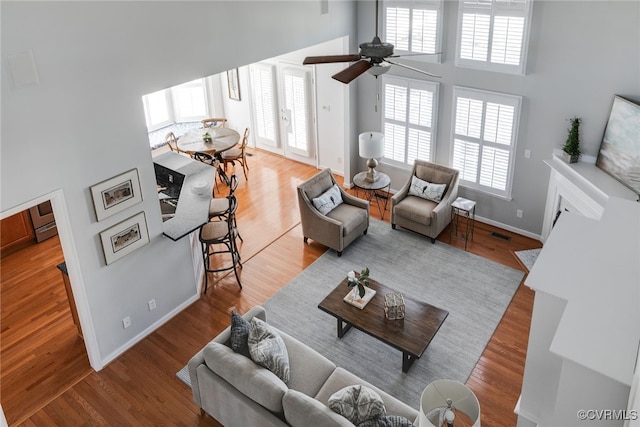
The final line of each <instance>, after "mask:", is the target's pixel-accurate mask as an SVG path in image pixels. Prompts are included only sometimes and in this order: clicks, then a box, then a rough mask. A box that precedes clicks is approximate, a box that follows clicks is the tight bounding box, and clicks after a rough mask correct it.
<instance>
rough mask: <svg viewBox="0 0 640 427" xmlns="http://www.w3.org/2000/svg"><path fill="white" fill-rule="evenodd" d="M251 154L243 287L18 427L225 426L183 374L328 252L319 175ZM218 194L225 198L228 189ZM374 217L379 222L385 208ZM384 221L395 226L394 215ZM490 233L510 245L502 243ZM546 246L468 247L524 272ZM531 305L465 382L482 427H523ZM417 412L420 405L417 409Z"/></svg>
mask: <svg viewBox="0 0 640 427" xmlns="http://www.w3.org/2000/svg"><path fill="white" fill-rule="evenodd" d="M252 154H253V156H251V157H249V159H248V164H249V167H250V168H251V169H250V172H249V182H245V180H244V176H242V173H240V174H239V177H240V186H239V188H238V190H237V192H236V194H237V196H238V198H239V205H240V208H239V211H238V224H239V227H240V232H241V233H242V235H243V237H244V239H245V243H244V244H243V245H242V248H241V253H242V259H243V265H244V268H243V269H242V272H241V279H242V283H243V289H242V291H240V290H239V289H238V286H237V283H236V282H235V278H234V277H233V273H231V275H230V276H229V275H227V276H224V277H218V278H216V283H215V285H213V286H212V285H211V282H210V284H209V285H210V286H209V291H208V292H207V295H203V296H202V297H201V298H200V299H199V300H198V301H196V302H195V303H194V304H192V305H191V306H189V307H188V308H187V309H185V310H183V311H182V312H181V313H179V314H178V315H176V316H175V317H174V318H172V319H171V320H170V321H169V322H167V323H166V324H165V325H163V326H162V327H160V328H159V329H158V330H156V331H155V332H153V333H152V334H150V335H149V336H148V337H146V338H145V339H144V340H142V341H141V342H139V343H138V344H137V345H135V346H134V347H133V348H132V349H130V350H129V351H127V352H126V353H125V354H123V355H122V356H120V357H119V358H118V359H116V360H115V361H114V362H112V363H111V364H109V365H108V366H107V367H105V368H104V369H103V370H102V371H100V372H93V373H91V374H90V375H88V376H86V377H85V378H84V379H83V380H82V381H80V382H78V383H77V384H75V385H74V384H70V387H69V389H68V390H67V391H66V392H65V393H63V394H61V395H60V396H58V397H56V398H55V399H53V400H52V401H51V402H50V403H48V404H47V405H46V406H44V407H43V408H42V409H40V410H37V411H35V412H32V413H30V414H29V418H28V419H26V420H25V421H24V422H22V423H18V425H25V426H43V425H44V426H47V425H78V424H98V425H104V424H109V425H184V426H210V425H211V426H216V425H219V424H218V423H217V422H216V421H215V420H213V419H212V418H211V417H209V416H206V415H205V416H200V415H199V409H198V408H197V407H196V405H195V404H194V403H193V402H192V397H191V391H190V389H189V388H188V387H186V386H185V385H184V384H183V383H182V382H180V380H178V379H177V378H176V377H175V373H176V372H177V371H178V370H179V369H180V368H182V367H183V366H184V365H185V364H186V363H187V361H188V360H189V358H190V357H191V356H192V355H193V354H194V353H196V352H197V351H198V350H200V348H202V347H203V346H204V345H205V344H206V343H207V342H209V341H210V340H211V339H212V338H213V337H214V336H215V335H216V334H218V333H219V332H220V331H221V330H222V329H224V328H225V327H226V326H227V325H228V323H229V313H230V311H231V310H237V311H238V312H241V313H244V312H246V311H247V310H249V309H250V308H251V307H252V306H254V305H256V304H261V303H263V302H264V301H266V300H267V299H268V298H269V297H271V296H272V295H274V294H275V293H276V292H278V290H279V289H281V288H282V287H283V286H284V285H286V284H287V283H288V282H289V281H290V280H291V279H293V278H294V277H295V276H296V275H297V274H299V273H300V272H301V271H302V270H304V269H305V268H306V267H307V266H308V265H309V264H311V263H312V262H313V261H314V260H315V259H317V258H318V257H319V256H320V255H321V254H322V253H323V252H324V250H325V248H324V247H323V246H321V245H319V244H317V243H315V242H313V241H310V242H309V244H307V245H305V244H304V243H303V242H302V234H301V227H300V226H299V213H298V206H297V199H296V197H297V196H296V192H295V187H296V186H297V184H298V183H299V182H302V181H303V180H304V179H306V178H307V177H309V176H311V175H313V174H314V173H315V172H316V170H315V168H313V167H310V166H307V165H303V164H300V163H296V162H291V161H288V160H285V159H283V158H281V157H279V156H273V155H270V154H267V153H264V152H261V151H252ZM276 189H278V191H276ZM220 190H221V191H222V192H224V190H225V189H224V186H222V187H221V188H220ZM371 214H372V216H374V217H379V214H378V212H377V209H372V210H371ZM384 219H385V220H387V221H388V211H387V213H386V214H385V218H384ZM492 231H497V232H499V233H501V234H505V235H507V236H510V237H511V239H510V240H509V241H504V240H502V239H496V238H495V237H492V236H491V232H492ZM438 240H439V241H440V242H438V243H436V244H452V245H454V246H457V247H461V246H460V245H463V243H462V242H458V241H456V240H453V241H451V243H450V242H449V233H448V230H445V232H443V233H442V234H441V236H440V238H439V239H438ZM539 246H540V243H539V242H537V241H535V240H532V239H529V238H526V237H522V236H519V235H516V234H514V233H510V232H508V231H505V230H501V229H497V228H495V227H491V226H489V225H486V224H482V223H477V226H476V233H475V236H474V240H473V242H470V243H469V245H468V250H469V251H470V252H474V253H476V254H478V255H480V256H483V257H486V258H489V259H492V260H494V261H496V262H499V263H502V264H505V265H509V266H511V267H513V268H518V269H520V268H521V267H520V266H519V264H518V262H517V260H516V259H515V257H514V256H513V254H512V252H511V251H512V250H520V249H530V248H534V247H539ZM532 305H533V293H532V292H531V291H530V290H529V289H528V288H526V287H524V286H522V285H521V286H520V287H519V289H518V291H517V293H516V295H515V296H514V298H513V301H512V302H511V304H510V306H509V308H508V309H507V312H506V313H505V316H504V317H503V319H502V321H501V322H500V324H499V326H498V328H497V329H496V331H495V333H494V335H493V337H492V339H491V341H490V342H489V344H488V345H487V348H486V349H485V351H484V353H483V354H482V357H481V359H480V360H479V361H478V364H477V366H476V367H475V369H474V371H473V373H472V374H471V376H470V377H469V380H468V382H467V383H468V385H469V386H470V387H471V388H472V389H473V390H474V391H475V392H476V394H477V396H478V398H479V400H480V403H481V406H482V423H483V425H490V426H494V425H495V426H512V425H515V420H516V417H515V415H514V414H513V408H514V406H515V403H516V401H517V398H518V395H519V393H520V387H521V384H522V373H523V370H524V359H525V352H526V347H527V339H528V331H529V323H530V320H531V310H532ZM185 331H189V332H188V333H185ZM3 380H4V378H3ZM3 382H4V381H3ZM425 386H426V384H425ZM4 393H8V394H9V395H10V394H11V390H10V389H9V388H8V389H7V390H6V391H5V389H4V384H3V400H2V402H3V406H4V398H5V396H4ZM413 406H414V407H416V408H417V407H418V406H419V403H418V402H416V403H415V405H413ZM5 411H6V408H5ZM13 419H16V418H13Z"/></svg>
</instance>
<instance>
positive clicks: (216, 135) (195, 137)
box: [178, 127, 240, 185]
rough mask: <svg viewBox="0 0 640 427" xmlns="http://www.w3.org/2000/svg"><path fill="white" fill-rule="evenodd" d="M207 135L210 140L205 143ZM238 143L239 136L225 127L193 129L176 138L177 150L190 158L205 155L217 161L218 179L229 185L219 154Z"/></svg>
mask: <svg viewBox="0 0 640 427" xmlns="http://www.w3.org/2000/svg"><path fill="white" fill-rule="evenodd" d="M206 133H208V134H209V135H210V136H211V139H210V140H208V141H205V134H206ZM239 141H240V134H239V133H238V132H237V131H235V130H233V129H230V128H226V127H211V128H198V129H193V130H191V131H189V132H187V133H186V134H184V135H182V136H181V137H180V138H178V150H180V151H184V152H185V153H187V154H189V155H190V156H191V157H193V156H194V154H195V153H206V154H209V155H210V156H212V157H214V158H216V159H218V160H219V161H220V165H219V166H218V173H219V175H220V177H221V178H222V179H223V180H224V181H225V182H226V183H227V185H228V184H229V177H227V174H226V173H225V171H224V168H223V167H222V164H223V163H224V162H223V161H222V157H221V156H220V154H221V153H223V152H224V151H227V150H229V149H230V148H233V147H234V146H235V145H236V144H237V143H238V142H239Z"/></svg>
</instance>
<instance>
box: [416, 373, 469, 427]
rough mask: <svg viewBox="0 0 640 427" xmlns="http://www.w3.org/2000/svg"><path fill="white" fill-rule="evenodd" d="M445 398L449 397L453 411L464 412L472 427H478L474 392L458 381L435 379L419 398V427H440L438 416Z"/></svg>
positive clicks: (442, 409)
mask: <svg viewBox="0 0 640 427" xmlns="http://www.w3.org/2000/svg"><path fill="white" fill-rule="evenodd" d="M447 399H451V402H452V406H453V408H454V413H455V412H456V411H458V412H462V413H464V414H465V415H466V416H467V417H469V419H470V420H471V422H472V426H473V427H480V402H478V398H477V397H476V395H475V394H473V392H472V391H471V389H469V387H467V386H466V385H464V384H462V383H461V382H458V381H453V380H436V381H434V382H432V383H431V384H429V385H428V386H427V388H425V389H424V391H423V392H422V397H421V398H420V417H419V420H418V425H419V426H420V427H436V426H437V427H440V426H441V424H440V421H439V418H440V416H441V414H442V416H444V413H445V410H446V408H447V405H448V403H447Z"/></svg>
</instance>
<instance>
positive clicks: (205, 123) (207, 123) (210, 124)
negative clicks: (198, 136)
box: [200, 117, 227, 128]
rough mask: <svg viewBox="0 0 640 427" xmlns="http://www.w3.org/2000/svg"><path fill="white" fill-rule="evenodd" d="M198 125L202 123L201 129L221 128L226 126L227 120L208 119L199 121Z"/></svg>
mask: <svg viewBox="0 0 640 427" xmlns="http://www.w3.org/2000/svg"><path fill="white" fill-rule="evenodd" d="M200 123H202V127H203V128H217V127H220V128H223V127H225V126H226V125H227V119H225V118H222V117H220V118H215V117H214V118H210V119H204V120H201V121H200Z"/></svg>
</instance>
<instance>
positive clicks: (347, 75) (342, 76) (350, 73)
mask: <svg viewBox="0 0 640 427" xmlns="http://www.w3.org/2000/svg"><path fill="white" fill-rule="evenodd" d="M371 67H372V65H371V62H369V61H367V60H364V59H362V60H360V61H358V62H356V63H355V64H353V65H351V66H350V67H349V68H345V69H344V70H342V71H340V72H339V73H337V74H334V75H333V76H331V77H332V78H333V79H335V80H337V81H339V82H342V83H347V84H348V83H351V82H352V81H353V80H354V79H355V78H356V77H358V76H359V75H360V74H362V73H364V72H365V71H367V70H368V69H369V68H371Z"/></svg>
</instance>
